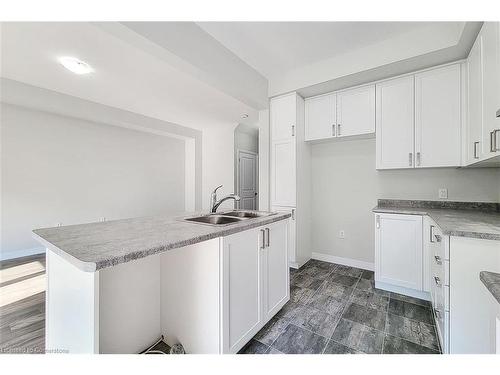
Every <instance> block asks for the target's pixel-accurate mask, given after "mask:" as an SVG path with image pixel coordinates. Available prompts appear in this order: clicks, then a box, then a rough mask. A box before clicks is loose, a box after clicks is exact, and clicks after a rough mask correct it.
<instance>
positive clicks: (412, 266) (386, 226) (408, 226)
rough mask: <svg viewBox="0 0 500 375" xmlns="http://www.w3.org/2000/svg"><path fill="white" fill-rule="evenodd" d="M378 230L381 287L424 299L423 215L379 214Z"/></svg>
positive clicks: (377, 263) (377, 264) (377, 271)
mask: <svg viewBox="0 0 500 375" xmlns="http://www.w3.org/2000/svg"><path fill="white" fill-rule="evenodd" d="M375 228H376V229H375V282H376V283H377V287H381V288H382V289H392V291H394V292H406V293H410V294H413V295H414V296H415V297H420V294H419V293H422V290H423V289H422V270H423V263H422V216H419V215H399V214H398V215H396V214H376V215H375ZM379 284H380V285H379ZM401 288H403V289H401ZM412 290H413V291H414V292H417V293H412Z"/></svg>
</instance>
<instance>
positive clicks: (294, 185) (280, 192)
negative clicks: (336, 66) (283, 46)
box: [269, 93, 334, 267]
mask: <svg viewBox="0 0 500 375" xmlns="http://www.w3.org/2000/svg"><path fill="white" fill-rule="evenodd" d="M330 104H331V102H329V101H328V100H326V101H325V102H322V103H318V108H319V107H322V108H326V107H329V106H330ZM270 108H271V109H270V112H271V117H270V128H271V135H270V138H271V142H270V143H271V154H270V164H271V165H270V179H269V180H270V191H271V199H270V204H271V207H272V210H273V211H292V212H294V217H293V219H292V220H291V230H290V233H289V246H288V247H289V254H290V255H289V264H290V266H291V267H300V266H301V265H303V264H304V263H305V262H307V261H308V260H309V259H310V258H311V239H310V236H311V235H310V222H311V220H310V215H311V214H310V207H311V202H310V197H311V185H310V181H311V147H310V144H308V143H307V142H305V135H306V130H305V127H304V122H305V116H306V114H305V104H304V99H303V98H302V97H300V96H299V95H297V93H291V94H286V95H283V96H278V97H275V98H272V99H271V100H270ZM318 108H316V109H314V111H313V112H314V113H315V114H314V116H317V115H318V113H319V112H320V111H319V109H318ZM329 108H330V109H331V108H334V106H333V107H329ZM311 113H312V112H309V113H308V115H310V116H313V115H312V114H311ZM320 117H321V116H320ZM285 119H286V120H285ZM325 123H326V122H325ZM292 126H293V128H292ZM291 130H292V131H291ZM296 223H299V224H300V231H295V228H296V226H295V225H296ZM299 224H297V227H298V225H299Z"/></svg>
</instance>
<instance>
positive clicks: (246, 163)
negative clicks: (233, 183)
mask: <svg viewBox="0 0 500 375" xmlns="http://www.w3.org/2000/svg"><path fill="white" fill-rule="evenodd" d="M238 195H239V196H240V198H241V199H240V201H239V208H241V209H244V210H256V209H257V154H255V153H253V152H249V151H242V150H239V151H238Z"/></svg>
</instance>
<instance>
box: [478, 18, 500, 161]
mask: <svg viewBox="0 0 500 375" xmlns="http://www.w3.org/2000/svg"><path fill="white" fill-rule="evenodd" d="M499 29H500V27H499V23H498V22H485V23H484V24H483V27H482V29H481V38H482V47H483V99H484V103H483V122H484V131H483V137H482V143H483V145H484V147H483V152H484V157H485V158H488V157H493V156H496V155H499V154H500V118H497V117H496V111H497V110H498V109H500V30H499ZM495 131H496V132H495ZM495 138H496V139H495Z"/></svg>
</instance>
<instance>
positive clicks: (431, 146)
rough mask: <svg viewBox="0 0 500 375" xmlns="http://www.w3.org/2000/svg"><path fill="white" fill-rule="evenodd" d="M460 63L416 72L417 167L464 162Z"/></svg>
mask: <svg viewBox="0 0 500 375" xmlns="http://www.w3.org/2000/svg"><path fill="white" fill-rule="evenodd" d="M460 70H461V68H460V65H458V64H455V65H450V66H446V67H444V68H439V69H433V70H429V71H426V72H423V73H419V74H416V75H415V158H416V159H415V166H416V167H417V168H419V167H455V166H459V165H460V163H461V124H462V123H461V111H460V109H461V105H460V100H461V95H460Z"/></svg>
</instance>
